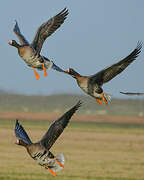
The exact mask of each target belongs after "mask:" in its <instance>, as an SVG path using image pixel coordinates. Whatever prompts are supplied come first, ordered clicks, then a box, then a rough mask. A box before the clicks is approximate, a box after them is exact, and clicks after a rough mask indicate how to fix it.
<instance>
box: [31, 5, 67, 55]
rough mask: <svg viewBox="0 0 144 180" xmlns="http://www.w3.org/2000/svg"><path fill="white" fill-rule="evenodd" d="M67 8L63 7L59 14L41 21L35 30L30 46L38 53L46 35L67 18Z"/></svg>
mask: <svg viewBox="0 0 144 180" xmlns="http://www.w3.org/2000/svg"><path fill="white" fill-rule="evenodd" d="M67 15H68V10H67V9H66V8H64V9H63V10H62V11H61V12H60V13H59V14H57V15H56V16H54V17H52V18H51V19H49V20H48V21H47V22H45V23H43V24H42V25H41V26H40V27H39V28H38V30H37V32H36V34H35V37H34V39H33V41H32V43H31V46H32V47H33V48H34V49H35V50H36V51H37V52H38V53H40V51H41V48H42V45H43V43H44V41H45V39H46V38H47V37H49V36H50V35H51V34H52V33H54V32H55V31H56V30H57V29H58V28H59V27H60V26H61V24H63V22H64V20H65V19H66V18H67Z"/></svg>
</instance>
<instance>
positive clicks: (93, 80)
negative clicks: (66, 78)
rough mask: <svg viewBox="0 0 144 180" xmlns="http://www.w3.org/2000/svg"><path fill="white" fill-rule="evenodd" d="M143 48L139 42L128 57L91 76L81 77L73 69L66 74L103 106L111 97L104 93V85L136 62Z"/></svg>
mask: <svg viewBox="0 0 144 180" xmlns="http://www.w3.org/2000/svg"><path fill="white" fill-rule="evenodd" d="M141 48H142V43H140V42H138V44H137V47H136V48H135V49H134V50H133V51H132V52H131V53H130V54H129V55H128V56H127V57H125V58H124V59H122V60H121V61H119V62H117V63H115V64H113V65H111V66H109V67H106V68H105V69H103V70H101V71H100V72H98V73H96V74H94V75H91V76H83V75H80V74H79V73H78V72H76V71H75V70H74V69H72V68H69V69H67V70H65V73H66V74H69V75H70V76H72V77H73V78H75V79H76V81H77V84H78V86H79V87H80V88H81V89H82V90H83V91H84V92H85V93H87V94H89V95H90V96H92V97H93V98H95V99H96V101H97V102H98V103H99V104H103V102H104V103H105V104H108V100H109V101H110V96H109V95H108V94H106V93H104V92H103V89H102V85H103V84H104V83H107V82H109V81H110V80H111V79H113V78H114V77H115V76H117V75H118V74H120V73H121V72H122V71H123V70H125V69H126V67H128V66H129V65H130V64H131V63H132V62H133V61H134V60H136V58H137V57H138V55H139V53H140V52H141Z"/></svg>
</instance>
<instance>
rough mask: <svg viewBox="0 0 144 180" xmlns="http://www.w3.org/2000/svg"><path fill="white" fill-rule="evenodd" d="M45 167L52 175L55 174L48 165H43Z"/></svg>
mask: <svg viewBox="0 0 144 180" xmlns="http://www.w3.org/2000/svg"><path fill="white" fill-rule="evenodd" d="M45 168H46V169H48V170H49V171H50V172H51V174H52V175H53V176H56V173H55V172H54V171H53V170H52V169H50V168H49V167H48V166H45Z"/></svg>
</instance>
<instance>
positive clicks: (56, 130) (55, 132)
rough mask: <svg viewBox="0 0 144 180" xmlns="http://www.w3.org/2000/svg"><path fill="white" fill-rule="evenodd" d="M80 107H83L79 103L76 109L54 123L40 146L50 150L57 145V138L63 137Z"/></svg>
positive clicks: (73, 108)
mask: <svg viewBox="0 0 144 180" xmlns="http://www.w3.org/2000/svg"><path fill="white" fill-rule="evenodd" d="M80 106H81V102H80V101H78V103H77V104H76V105H75V106H74V107H72V108H71V109H70V110H69V111H67V112H66V113H65V114H64V115H63V116H61V117H60V118H59V119H57V120H56V121H54V122H53V123H52V124H51V125H50V127H49V129H48V131H47V132H46V134H45V135H44V136H43V138H42V139H41V141H40V144H41V145H43V146H44V147H45V148H46V149H48V150H49V149H50V148H51V147H52V145H53V144H54V143H55V141H56V140H57V138H58V137H59V136H60V135H61V133H62V132H63V130H64V128H65V127H66V126H67V125H68V123H69V120H70V119H71V117H72V115H73V114H74V113H75V112H76V110H78V108H79V107H80Z"/></svg>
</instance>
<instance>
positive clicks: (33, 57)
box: [8, 8, 68, 80]
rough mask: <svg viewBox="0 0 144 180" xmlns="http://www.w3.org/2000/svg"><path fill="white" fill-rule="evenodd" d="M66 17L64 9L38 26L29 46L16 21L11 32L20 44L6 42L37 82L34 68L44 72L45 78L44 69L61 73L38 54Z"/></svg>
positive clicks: (50, 62)
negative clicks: (31, 71)
mask: <svg viewBox="0 0 144 180" xmlns="http://www.w3.org/2000/svg"><path fill="white" fill-rule="evenodd" d="M67 15H68V10H67V9H66V8H64V9H63V10H62V11H61V12H60V13H59V14H57V15H55V16H54V17H52V18H50V19H49V20H48V21H47V22H45V23H43V24H42V25H40V26H39V28H38V29H37V32H36V34H35V37H34V39H33V41H32V43H31V44H29V42H28V41H27V40H26V39H25V37H24V36H23V35H22V34H21V32H20V29H19V26H18V23H17V21H16V24H15V26H14V29H13V31H14V33H15V34H16V36H17V38H18V39H19V41H20V44H18V43H17V42H16V41H15V40H12V41H10V42H8V44H9V45H11V46H14V47H16V48H17V49H18V54H19V56H20V57H21V58H22V59H23V60H24V61H25V62H26V63H27V65H28V66H30V67H32V68H33V71H34V73H35V76H36V79H37V80H39V77H40V75H39V74H38V73H37V72H36V71H35V68H37V69H39V70H44V75H45V76H47V72H46V69H50V68H52V69H54V70H57V71H59V72H63V70H62V69H61V68H59V67H58V66H57V65H55V64H54V63H53V62H52V61H50V60H49V59H48V58H46V57H45V56H42V55H40V52H41V49H42V46H43V43H44V41H45V40H46V38H47V37H49V36H50V35H51V34H53V33H54V32H55V31H56V30H57V29H58V28H59V27H60V26H61V24H63V23H64V20H65V19H66V18H67Z"/></svg>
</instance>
